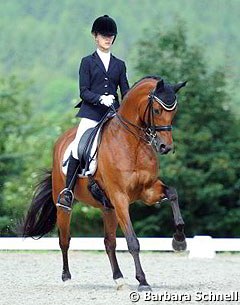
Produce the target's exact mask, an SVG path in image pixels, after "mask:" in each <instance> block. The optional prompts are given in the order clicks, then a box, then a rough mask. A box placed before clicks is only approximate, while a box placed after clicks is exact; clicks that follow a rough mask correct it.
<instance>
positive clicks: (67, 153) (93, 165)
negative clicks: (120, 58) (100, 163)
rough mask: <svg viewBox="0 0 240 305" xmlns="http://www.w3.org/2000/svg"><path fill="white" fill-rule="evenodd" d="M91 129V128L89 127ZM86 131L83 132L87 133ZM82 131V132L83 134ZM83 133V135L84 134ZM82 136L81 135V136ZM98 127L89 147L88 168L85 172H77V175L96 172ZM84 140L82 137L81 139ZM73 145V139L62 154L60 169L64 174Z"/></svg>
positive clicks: (83, 175)
mask: <svg viewBox="0 0 240 305" xmlns="http://www.w3.org/2000/svg"><path fill="white" fill-rule="evenodd" d="M90 129H91V128H90ZM87 131H88V130H87ZM87 131H86V132H85V133H87ZM85 133H84V134H85ZM84 134H83V136H84ZM83 136H82V137H83ZM99 137H100V129H99V130H98V132H97V134H96V137H95V139H94V143H93V146H92V148H91V153H90V160H91V161H90V164H89V168H88V170H87V171H86V172H85V173H79V175H78V176H79V177H85V176H88V175H94V173H95V172H96V170H97V153H96V147H97V143H99V140H100V138H99ZM81 140H82V138H81V139H80V145H81ZM83 140H84V139H83ZM73 145H76V143H75V141H72V142H71V143H70V144H69V145H68V147H67V149H66V151H65V153H64V155H63V160H62V171H63V173H64V175H66V174H67V168H68V159H69V156H70V154H71V151H72V149H73V148H74V147H73Z"/></svg>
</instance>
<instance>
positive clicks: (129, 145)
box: [22, 76, 186, 291]
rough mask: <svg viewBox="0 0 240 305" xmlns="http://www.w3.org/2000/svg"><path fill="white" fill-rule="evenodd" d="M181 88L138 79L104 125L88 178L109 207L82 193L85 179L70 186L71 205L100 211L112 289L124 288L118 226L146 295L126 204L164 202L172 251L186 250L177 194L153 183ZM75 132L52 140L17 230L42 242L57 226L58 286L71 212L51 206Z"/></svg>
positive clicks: (65, 264)
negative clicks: (45, 168) (47, 165)
mask: <svg viewBox="0 0 240 305" xmlns="http://www.w3.org/2000/svg"><path fill="white" fill-rule="evenodd" d="M185 84H186V82H181V83H178V84H175V85H171V84H167V83H165V82H164V81H163V79H161V78H159V77H156V76H147V77H144V78H142V79H141V80H139V81H138V82H137V83H135V84H134V85H133V86H132V88H131V89H130V90H129V91H128V93H127V94H126V96H125V97H124V98H123V101H122V103H121V106H120V108H119V109H118V111H117V112H116V115H115V116H114V117H113V118H112V119H110V120H109V121H108V122H107V123H105V125H104V127H103V132H102V138H101V143H100V146H99V149H98V165H97V170H96V172H95V174H94V179H95V180H96V182H97V183H98V185H99V186H100V187H101V189H102V190H103V191H104V192H105V194H106V196H107V198H108V199H109V201H110V203H111V205H112V208H107V207H104V206H103V205H102V204H101V203H100V202H99V201H98V200H96V199H95V198H94V197H93V196H92V194H91V193H90V192H89V189H88V177H82V178H78V179H77V182H76V185H75V189H74V196H75V199H76V200H78V201H82V202H84V203H87V204H89V205H91V206H93V207H96V208H99V209H101V210H102V214H103V221H104V236H105V238H104V243H105V248H106V252H107V255H108V257H109V260H110V264H111V268H112V273H113V279H114V280H115V282H116V284H117V285H118V286H121V285H123V283H124V280H123V275H122V272H121V271H120V268H119V265H118V262H117V258H116V253H115V249H116V229H117V227H118V224H119V225H120V227H121V230H122V231H123V233H124V235H125V238H126V241H127V246H128V249H129V252H130V253H131V255H132V256H133V259H134V263H135V271H136V279H137V280H138V281H139V286H138V290H139V291H143V290H151V287H150V285H149V284H148V282H147V280H146V277H145V274H144V272H143V269H142V267H141V263H140V258H139V251H140V245H139V241H138V239H137V236H136V234H135V232H134V229H133V226H132V223H131V219H130V216H129V205H130V204H131V203H133V202H135V201H137V200H142V201H143V202H144V203H145V204H147V205H153V204H156V203H160V202H161V201H163V200H168V201H169V202H170V204H171V207H172V211H173V216H174V223H175V228H176V232H175V234H174V235H173V243H172V245H173V248H174V250H177V251H181V250H185V249H186V241H185V235H184V221H183V219H182V216H181V213H180V209H179V204H178V196H177V192H176V190H175V189H174V188H172V187H169V186H167V185H165V184H164V183H163V182H162V181H161V180H160V179H159V178H158V175H159V162H158V154H160V155H163V154H167V153H168V152H169V151H171V150H173V139H172V120H173V117H174V115H175V113H176V111H177V104H178V100H177V97H176V92H177V91H178V90H179V89H180V88H182V87H184V86H185ZM75 133H76V128H72V129H70V130H67V131H66V132H65V133H64V134H63V135H61V136H60V137H59V139H58V140H57V141H56V143H55V146H54V156H53V167H52V170H51V171H49V172H48V173H47V175H46V177H44V179H43V180H42V181H41V182H40V183H39V185H38V187H37V189H36V191H35V194H34V197H33V199H32V204H31V206H30V208H29V210H28V213H27V215H26V218H25V221H24V224H23V228H22V236H24V237H34V236H38V237H42V236H43V235H44V234H46V233H48V232H49V231H51V230H52V229H53V228H54V226H55V224H57V227H58V232H59V245H60V248H61V251H62V257H63V271H62V280H63V281H66V280H69V279H71V274H70V271H69V265H68V249H69V244H70V219H71V212H66V211H65V210H64V209H62V208H61V207H56V203H57V198H58V195H59V193H60V192H61V190H62V189H64V187H65V176H64V174H63V172H62V160H63V155H64V152H65V150H66V148H67V147H68V145H69V144H70V143H71V141H72V140H73V139H74V137H75Z"/></svg>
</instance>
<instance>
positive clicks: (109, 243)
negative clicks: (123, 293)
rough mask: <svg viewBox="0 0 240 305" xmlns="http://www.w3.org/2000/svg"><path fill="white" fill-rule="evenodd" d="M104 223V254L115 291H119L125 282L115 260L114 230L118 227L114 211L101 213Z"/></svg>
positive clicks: (107, 210)
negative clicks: (107, 259) (106, 256)
mask: <svg viewBox="0 0 240 305" xmlns="http://www.w3.org/2000/svg"><path fill="white" fill-rule="evenodd" d="M103 221H104V235H105V238H104V244H105V248H106V252H107V255H108V258H109V261H110V264H111V268H112V273H113V279H114V281H115V282H116V284H117V289H121V288H122V287H123V286H124V285H125V282H124V280H123V275H122V272H121V270H120V268H119V265H118V262H117V258H116V230H117V226H118V222H117V218H116V213H115V210H113V209H106V210H104V211H103Z"/></svg>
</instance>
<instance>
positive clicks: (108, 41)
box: [94, 34, 114, 52]
mask: <svg viewBox="0 0 240 305" xmlns="http://www.w3.org/2000/svg"><path fill="white" fill-rule="evenodd" d="M94 37H95V42H96V44H97V47H98V49H99V50H101V51H103V52H109V50H110V48H111V46H112V43H113V40H114V36H104V35H101V34H97V35H95V36H94Z"/></svg>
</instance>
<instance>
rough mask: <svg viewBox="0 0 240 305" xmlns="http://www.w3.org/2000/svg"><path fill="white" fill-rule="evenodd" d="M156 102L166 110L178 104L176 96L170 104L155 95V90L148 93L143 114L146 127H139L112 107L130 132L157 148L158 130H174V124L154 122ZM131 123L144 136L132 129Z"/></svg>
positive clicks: (172, 108) (170, 109)
mask: <svg viewBox="0 0 240 305" xmlns="http://www.w3.org/2000/svg"><path fill="white" fill-rule="evenodd" d="M154 102H157V103H158V104H160V105H161V106H162V107H163V108H164V109H165V110H166V111H172V110H174V109H175V108H176V106H177V99H176V98H175V100H174V101H173V103H172V104H171V105H168V104H166V103H164V102H163V101H162V100H161V99H160V98H159V97H157V96H156V95H155V90H153V91H151V92H150V94H149V95H148V104H147V107H146V109H145V111H144V116H143V117H144V123H145V125H146V127H145V128H143V127H139V126H137V125H135V124H133V123H132V122H130V121H128V120H127V119H125V118H123V117H122V116H121V115H120V114H119V113H117V112H116V110H115V109H113V107H112V109H113V110H114V112H115V114H116V116H117V118H118V119H119V121H120V122H121V123H122V125H123V126H124V127H125V129H127V130H128V131H129V132H131V133H132V134H134V135H135V136H136V137H137V138H141V139H142V140H144V141H145V142H146V143H147V144H149V145H151V146H153V147H154V148H155V147H156V144H157V143H156V139H157V132H158V131H172V129H173V128H172V125H155V124H154V108H153V103H154ZM147 113H148V117H147V120H145V119H146V115H147ZM129 125H130V126H132V127H134V128H135V129H138V130H140V131H142V132H143V134H144V136H142V135H139V133H136V132H134V131H132V129H130V127H129Z"/></svg>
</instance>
